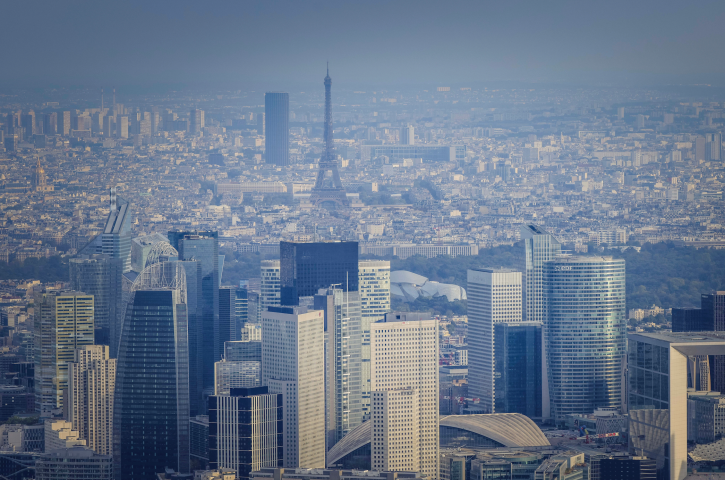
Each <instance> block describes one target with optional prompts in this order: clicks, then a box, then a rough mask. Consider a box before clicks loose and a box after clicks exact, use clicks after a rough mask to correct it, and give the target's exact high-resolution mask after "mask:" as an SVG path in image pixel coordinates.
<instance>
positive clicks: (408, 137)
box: [400, 125, 415, 145]
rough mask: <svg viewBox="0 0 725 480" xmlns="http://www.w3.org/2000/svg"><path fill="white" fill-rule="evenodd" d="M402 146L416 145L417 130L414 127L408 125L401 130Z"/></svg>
mask: <svg viewBox="0 0 725 480" xmlns="http://www.w3.org/2000/svg"><path fill="white" fill-rule="evenodd" d="M400 144H401V145H414V144H415V129H414V128H413V125H406V126H405V127H403V128H401V129H400Z"/></svg>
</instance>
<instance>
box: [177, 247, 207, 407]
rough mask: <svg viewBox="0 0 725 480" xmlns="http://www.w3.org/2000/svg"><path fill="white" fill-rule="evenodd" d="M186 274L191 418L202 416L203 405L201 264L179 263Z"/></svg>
mask: <svg viewBox="0 0 725 480" xmlns="http://www.w3.org/2000/svg"><path fill="white" fill-rule="evenodd" d="M178 264H179V265H181V267H182V268H183V269H184V271H185V273H186V310H187V318H188V322H189V408H190V413H191V416H196V415H201V414H203V413H204V411H205V408H204V404H203V395H202V393H203V389H204V380H203V374H204V371H203V367H204V365H203V355H202V352H203V351H204V331H203V319H204V312H203V309H202V305H203V298H202V276H201V262H199V261H196V260H183V261H179V262H178Z"/></svg>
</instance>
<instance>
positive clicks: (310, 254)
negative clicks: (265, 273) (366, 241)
mask: <svg viewBox="0 0 725 480" xmlns="http://www.w3.org/2000/svg"><path fill="white" fill-rule="evenodd" d="M279 250H280V296H281V304H282V305H299V299H300V297H310V296H313V295H316V294H317V292H318V290H319V289H321V288H328V287H330V285H338V286H339V288H341V289H342V290H345V291H348V292H357V291H358V245H357V242H320V243H292V242H280V243H279Z"/></svg>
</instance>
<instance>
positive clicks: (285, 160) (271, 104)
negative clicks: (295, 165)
mask: <svg viewBox="0 0 725 480" xmlns="http://www.w3.org/2000/svg"><path fill="white" fill-rule="evenodd" d="M264 129H265V135H266V138H265V150H264V154H265V159H266V162H267V163H268V164H272V165H278V166H280V167H285V166H287V165H289V93H282V92H267V93H265V94H264Z"/></svg>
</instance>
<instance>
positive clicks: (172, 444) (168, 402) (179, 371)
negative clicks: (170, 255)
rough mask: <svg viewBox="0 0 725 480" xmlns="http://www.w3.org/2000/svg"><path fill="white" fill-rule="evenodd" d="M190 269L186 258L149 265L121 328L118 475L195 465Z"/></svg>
mask: <svg viewBox="0 0 725 480" xmlns="http://www.w3.org/2000/svg"><path fill="white" fill-rule="evenodd" d="M187 328H188V327H187V299H186V275H185V271H184V268H183V267H182V265H181V264H180V262H164V263H157V264H154V265H151V266H149V267H147V268H145V269H144V271H143V272H142V273H141V275H139V278H137V281H136V282H134V285H133V290H132V292H131V298H130V300H129V303H128V307H127V308H126V317H125V319H124V322H123V326H122V330H121V342H120V348H119V353H118V370H117V375H116V392H115V394H116V397H115V410H114V426H113V440H114V460H113V463H114V469H115V477H116V478H118V479H122V478H123V479H126V478H129V479H131V478H133V479H134V480H154V479H155V478H156V474H157V473H158V472H163V471H164V469H165V468H167V467H170V468H173V469H174V470H176V471H178V472H181V473H188V472H189V349H188V330H187Z"/></svg>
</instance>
